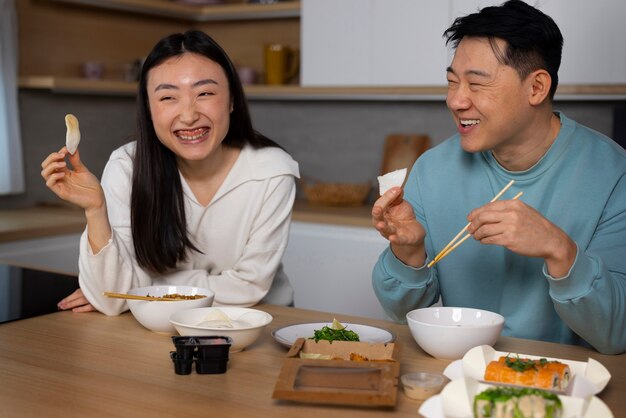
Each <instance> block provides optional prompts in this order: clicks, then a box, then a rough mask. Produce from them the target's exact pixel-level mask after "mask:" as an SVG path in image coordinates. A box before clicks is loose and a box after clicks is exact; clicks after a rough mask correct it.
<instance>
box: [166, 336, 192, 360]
mask: <svg viewBox="0 0 626 418" xmlns="http://www.w3.org/2000/svg"><path fill="white" fill-rule="evenodd" d="M172 341H173V342H174V346H175V347H176V353H177V354H178V357H179V358H181V359H193V356H194V354H195V350H196V345H197V341H196V339H195V338H194V337H181V336H173V337H172Z"/></svg>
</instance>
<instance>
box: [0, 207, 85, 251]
mask: <svg viewBox="0 0 626 418" xmlns="http://www.w3.org/2000/svg"><path fill="white" fill-rule="evenodd" d="M84 229H85V214H84V212H83V211H82V210H80V209H74V208H72V207H66V206H35V207H30V208H24V209H2V210H0V242H7V241H17V240H25V239H33V238H44V237H51V236H55V235H65V234H75V233H80V232H82V231H83V230H84Z"/></svg>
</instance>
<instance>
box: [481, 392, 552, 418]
mask: <svg viewBox="0 0 626 418" xmlns="http://www.w3.org/2000/svg"><path fill="white" fill-rule="evenodd" d="M562 414H563V405H562V404H561V400H560V399H559V397H558V396H557V395H555V394H554V393H550V392H547V391H545V390H540V389H530V388H524V389H517V388H508V387H496V388H490V389H487V390H484V391H482V392H481V393H479V394H478V395H476V396H475V397H474V417H476V418H505V417H514V418H533V417H539V416H541V417H545V418H559V417H561V415H562Z"/></svg>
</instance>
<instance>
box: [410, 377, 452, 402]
mask: <svg viewBox="0 0 626 418" xmlns="http://www.w3.org/2000/svg"><path fill="white" fill-rule="evenodd" d="M400 380H401V381H402V386H404V394H405V395H406V396H408V397H409V398H411V399H417V400H424V399H428V398H430V397H431V396H433V395H436V394H437V393H439V392H440V391H441V388H442V387H443V382H444V380H445V379H444V377H443V375H441V374H439V373H427V372H414V373H407V374H404V375H402V377H401V378H400Z"/></svg>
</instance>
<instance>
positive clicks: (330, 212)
mask: <svg viewBox="0 0 626 418" xmlns="http://www.w3.org/2000/svg"><path fill="white" fill-rule="evenodd" d="M370 211H371V207H370V206H369V205H364V206H355V207H331V206H315V205H310V204H308V203H307V202H304V201H297V202H296V204H295V205H294V211H293V220H294V221H299V222H310V223H322V224H332V225H344V226H359V227H370V226H371V220H370ZM84 229H85V215H84V212H83V211H82V210H80V209H77V208H74V207H70V206H65V205H50V206H34V207H30V208H24V209H2V210H0V242H7V241H17V240H24V239H33V238H43V237H50V236H55V235H65V234H75V233H80V232H82V231H83V230H84Z"/></svg>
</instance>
